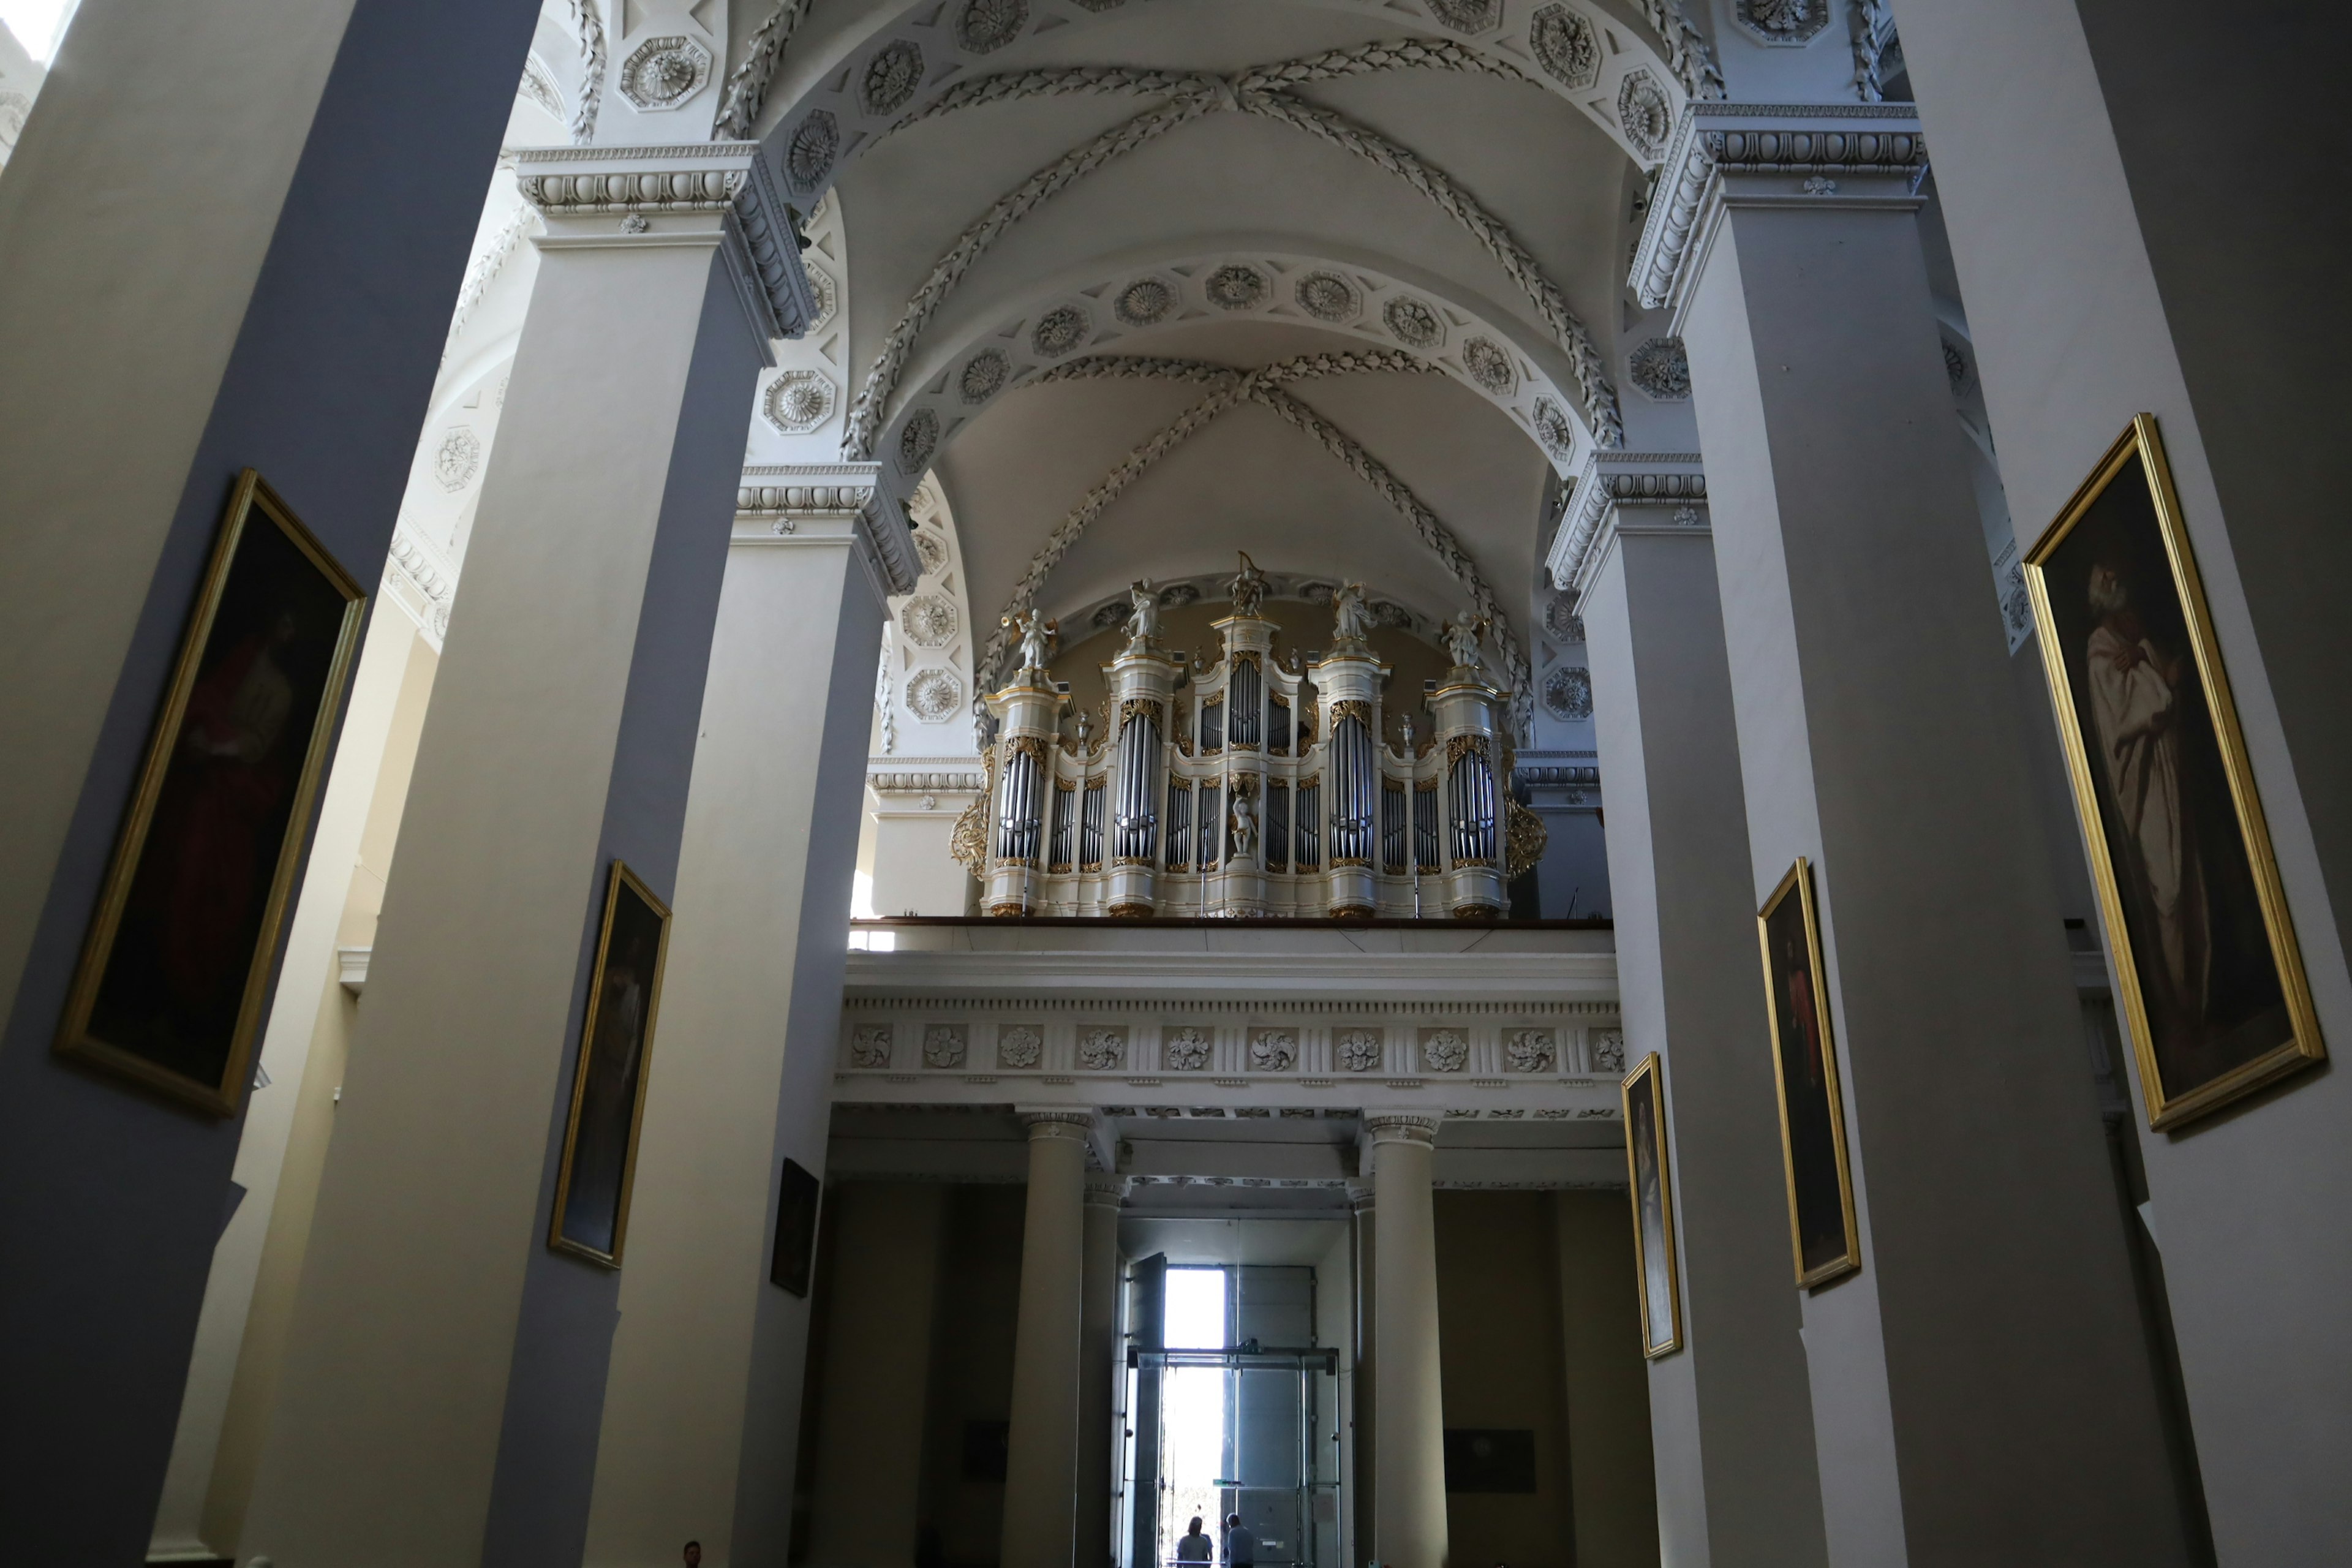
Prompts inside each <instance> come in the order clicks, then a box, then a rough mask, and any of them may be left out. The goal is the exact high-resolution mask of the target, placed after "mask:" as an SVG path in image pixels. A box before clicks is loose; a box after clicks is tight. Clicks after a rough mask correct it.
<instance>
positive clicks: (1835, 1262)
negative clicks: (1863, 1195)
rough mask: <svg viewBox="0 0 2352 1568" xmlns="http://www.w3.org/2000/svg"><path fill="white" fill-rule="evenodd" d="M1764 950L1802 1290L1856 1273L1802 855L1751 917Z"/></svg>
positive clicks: (1825, 990)
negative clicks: (1762, 905)
mask: <svg viewBox="0 0 2352 1568" xmlns="http://www.w3.org/2000/svg"><path fill="white" fill-rule="evenodd" d="M1756 930H1757V934H1758V936H1759V939H1760V940H1761V941H1762V942H1763V944H1764V989H1765V993H1766V996H1765V1005H1766V1016H1768V1017H1769V1019H1770V1020H1771V1024H1772V1063H1773V1068H1774V1072H1773V1084H1774V1087H1775V1088H1776V1089H1778V1090H1779V1094H1780V1164H1781V1170H1782V1173H1784V1174H1785V1175H1786V1176H1787V1178H1788V1185H1789V1240H1790V1247H1791V1248H1792V1249H1793V1250H1794V1252H1795V1255H1796V1265H1797V1284H1798V1286H1799V1287H1800V1288H1801V1289H1811V1288H1812V1287H1814V1286H1816V1285H1826V1284H1828V1283H1829V1282H1830V1281H1831V1280H1832V1279H1837V1278H1839V1277H1840V1276H1841V1275H1845V1274H1851V1273H1853V1271H1854V1270H1855V1269H1857V1268H1861V1267H1862V1237H1861V1234H1860V1232H1859V1230H1858V1229H1857V1227H1856V1226H1855V1224H1854V1217H1853V1175H1852V1173H1851V1172H1849V1171H1848V1169H1847V1167H1846V1149H1845V1103H1844V1100H1843V1098H1842V1096H1841V1095H1840V1093H1839V1089H1838V1069H1837V1045H1836V1042H1835V1041H1834V1040H1833V1039H1832V1037H1831V1035H1830V1009H1829V984H1828V981H1827V979H1826V978H1825V976H1824V974H1823V972H1822V926H1821V917H1820V915H1819V913H1818V912H1817V911H1816V910H1814V908H1813V871H1812V868H1811V866H1810V865H1808V864H1807V863H1806V861H1805V858H1804V857H1803V856H1801V855H1800V856H1798V857H1797V863H1796V864H1795V865H1793V866H1791V867H1790V868H1789V874H1788V875H1787V876H1785V877H1783V878H1781V879H1780V886H1779V887H1777V888H1775V889H1772V896H1771V897H1770V898H1769V899H1767V900H1764V907H1763V909H1762V910H1759V911H1758V913H1757V916H1756Z"/></svg>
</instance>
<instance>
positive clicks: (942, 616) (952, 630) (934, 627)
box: [898, 594, 959, 647]
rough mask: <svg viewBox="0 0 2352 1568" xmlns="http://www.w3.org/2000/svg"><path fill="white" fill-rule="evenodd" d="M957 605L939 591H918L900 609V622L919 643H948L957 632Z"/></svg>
mask: <svg viewBox="0 0 2352 1568" xmlns="http://www.w3.org/2000/svg"><path fill="white" fill-rule="evenodd" d="M958 618H959V617H958V616H957V615H956V607H955V605H952V604H950V603H949V602H948V601H947V600H946V599H943V598H941V597H940V595H937V594H918V595H915V596H914V597H913V598H911V599H909V600H908V601H907V606H906V608H904V609H902V610H900V611H899V612H898V626H899V627H900V629H902V630H903V631H905V632H906V634H907V640H908V642H910V643H913V644H914V645H915V646H916V647H947V645H948V644H949V643H950V641H952V640H953V639H954V637H955V635H956V626H957V624H958Z"/></svg>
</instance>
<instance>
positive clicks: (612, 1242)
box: [547, 860, 669, 1268]
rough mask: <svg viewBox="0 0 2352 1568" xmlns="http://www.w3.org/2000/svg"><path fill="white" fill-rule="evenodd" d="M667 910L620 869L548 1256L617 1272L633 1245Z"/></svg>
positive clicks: (593, 984)
mask: <svg viewBox="0 0 2352 1568" xmlns="http://www.w3.org/2000/svg"><path fill="white" fill-rule="evenodd" d="M668 947H669V906H668V905H667V904H665V903H663V902H662V901H661V900H659V899H657V898H656V897H654V895H653V890H652V889H649V888H647V887H646V885H645V883H643V882H642V881H640V880H638V879H637V875H636V873H635V872H634V871H632V870H630V869H629V868H627V867H626V866H625V865H623V864H622V863H621V862H620V861H618V860H615V861H614V862H613V870H612V874H611V876H610V877H608V878H607V879H606V880H605V884H604V924H603V926H602V928H601V929H600V930H599V931H598V934H597V937H596V963H595V966H594V968H593V970H592V971H591V972H590V978H589V982H588V1013H587V1017H586V1018H585V1019H584V1020H583V1023H582V1025H581V1028H580V1065H579V1067H578V1068H576V1069H575V1070H574V1072H573V1074H572V1119H571V1121H569V1123H567V1124H566V1126H565V1128H564V1133H563V1163H562V1166H561V1168H560V1169H559V1171H558V1173H557V1176H556V1186H555V1219H554V1222H553V1225H552V1226H551V1231H550V1234H549V1236H548V1238H547V1241H548V1245H549V1246H550V1247H554V1248H555V1249H556V1250H557V1251H558V1252H569V1253H571V1254H572V1255H573V1256H575V1257H579V1258H587V1259H589V1260H590V1261H591V1262H595V1263H602V1264H604V1266H605V1267H607V1268H619V1267H620V1266H621V1248H622V1247H623V1245H624V1244H625V1242H626V1241H627V1240H628V1235H629V1189H630V1187H631V1185H632V1184H634V1183H635V1180H636V1174H637V1131H638V1128H639V1127H640V1126H641V1125H642V1123H643V1122H644V1121H645V1110H646V1066H647V1061H648V1058H650V1057H651V1056H652V1054H653V1043H654V1016H655V1014H656V1012H657V1011H658V1010H659V1008H660V1006H661V977H662V960H663V958H664V957H665V956H666V955H667V952H668Z"/></svg>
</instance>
